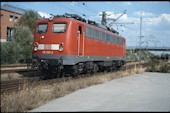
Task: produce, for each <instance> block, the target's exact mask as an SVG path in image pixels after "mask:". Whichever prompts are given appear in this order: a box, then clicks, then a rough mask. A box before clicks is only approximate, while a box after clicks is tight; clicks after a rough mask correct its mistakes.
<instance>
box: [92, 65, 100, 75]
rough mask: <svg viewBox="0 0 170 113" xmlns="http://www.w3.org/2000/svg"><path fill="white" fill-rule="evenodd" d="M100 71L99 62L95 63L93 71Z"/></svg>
mask: <svg viewBox="0 0 170 113" xmlns="http://www.w3.org/2000/svg"><path fill="white" fill-rule="evenodd" d="M98 71H99V67H98V65H97V64H94V67H93V73H97V72H98Z"/></svg>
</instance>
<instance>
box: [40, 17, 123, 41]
mask: <svg viewBox="0 0 170 113" xmlns="http://www.w3.org/2000/svg"><path fill="white" fill-rule="evenodd" d="M53 17H54V18H61V19H70V18H72V19H74V20H75V21H79V22H83V23H84V24H87V25H90V26H93V27H97V28H99V29H103V30H105V31H107V32H110V33H113V34H115V35H118V36H120V37H121V38H124V37H123V36H121V35H119V34H118V33H116V32H115V30H114V31H112V30H111V29H109V28H108V27H106V26H104V25H101V24H99V23H96V22H95V21H91V20H88V21H86V20H85V19H83V18H81V17H80V16H76V14H75V15H74V16H73V17H72V16H70V17H66V16H63V15H57V16H53ZM43 20H48V18H45V19H43ZM41 21H42V19H41Z"/></svg>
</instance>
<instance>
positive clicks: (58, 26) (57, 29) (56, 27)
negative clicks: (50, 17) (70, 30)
mask: <svg viewBox="0 0 170 113" xmlns="http://www.w3.org/2000/svg"><path fill="white" fill-rule="evenodd" d="M65 31H66V23H54V24H53V33H64V32H65Z"/></svg>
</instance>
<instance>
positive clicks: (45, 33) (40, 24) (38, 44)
mask: <svg viewBox="0 0 170 113" xmlns="http://www.w3.org/2000/svg"><path fill="white" fill-rule="evenodd" d="M68 27H69V22H68V21H66V20H65V19H59V20H58V19H56V18H49V19H43V20H38V21H37V24H36V29H35V31H34V44H33V66H34V67H36V68H41V69H42V70H44V69H46V70H49V69H50V70H51V69H53V70H54V69H55V68H56V67H57V68H58V69H62V68H63V67H62V63H63V60H62V56H63V55H64V54H67V51H66V50H67V46H66V45H67V36H68V34H67V32H68V30H67V28H68ZM58 69H57V70H58ZM55 70H56V69H55Z"/></svg>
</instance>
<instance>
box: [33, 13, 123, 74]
mask: <svg viewBox="0 0 170 113" xmlns="http://www.w3.org/2000/svg"><path fill="white" fill-rule="evenodd" d="M125 59H126V41H125V38H123V37H122V36H120V35H118V33H116V32H115V31H113V30H110V29H109V28H107V27H105V26H102V25H100V24H97V23H95V22H94V21H90V20H88V21H87V22H86V20H85V19H83V18H82V17H80V16H79V15H76V14H65V15H57V16H53V17H51V18H49V19H47V18H46V19H41V20H38V21H37V24H36V28H35V34H34V45H33V65H34V67H37V68H38V69H40V70H41V71H50V72H52V71H55V72H57V73H62V72H65V73H71V74H72V75H77V74H79V73H91V72H93V73H95V72H97V71H100V70H104V69H108V70H113V69H116V68H120V67H121V66H122V65H123V64H124V63H125Z"/></svg>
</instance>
